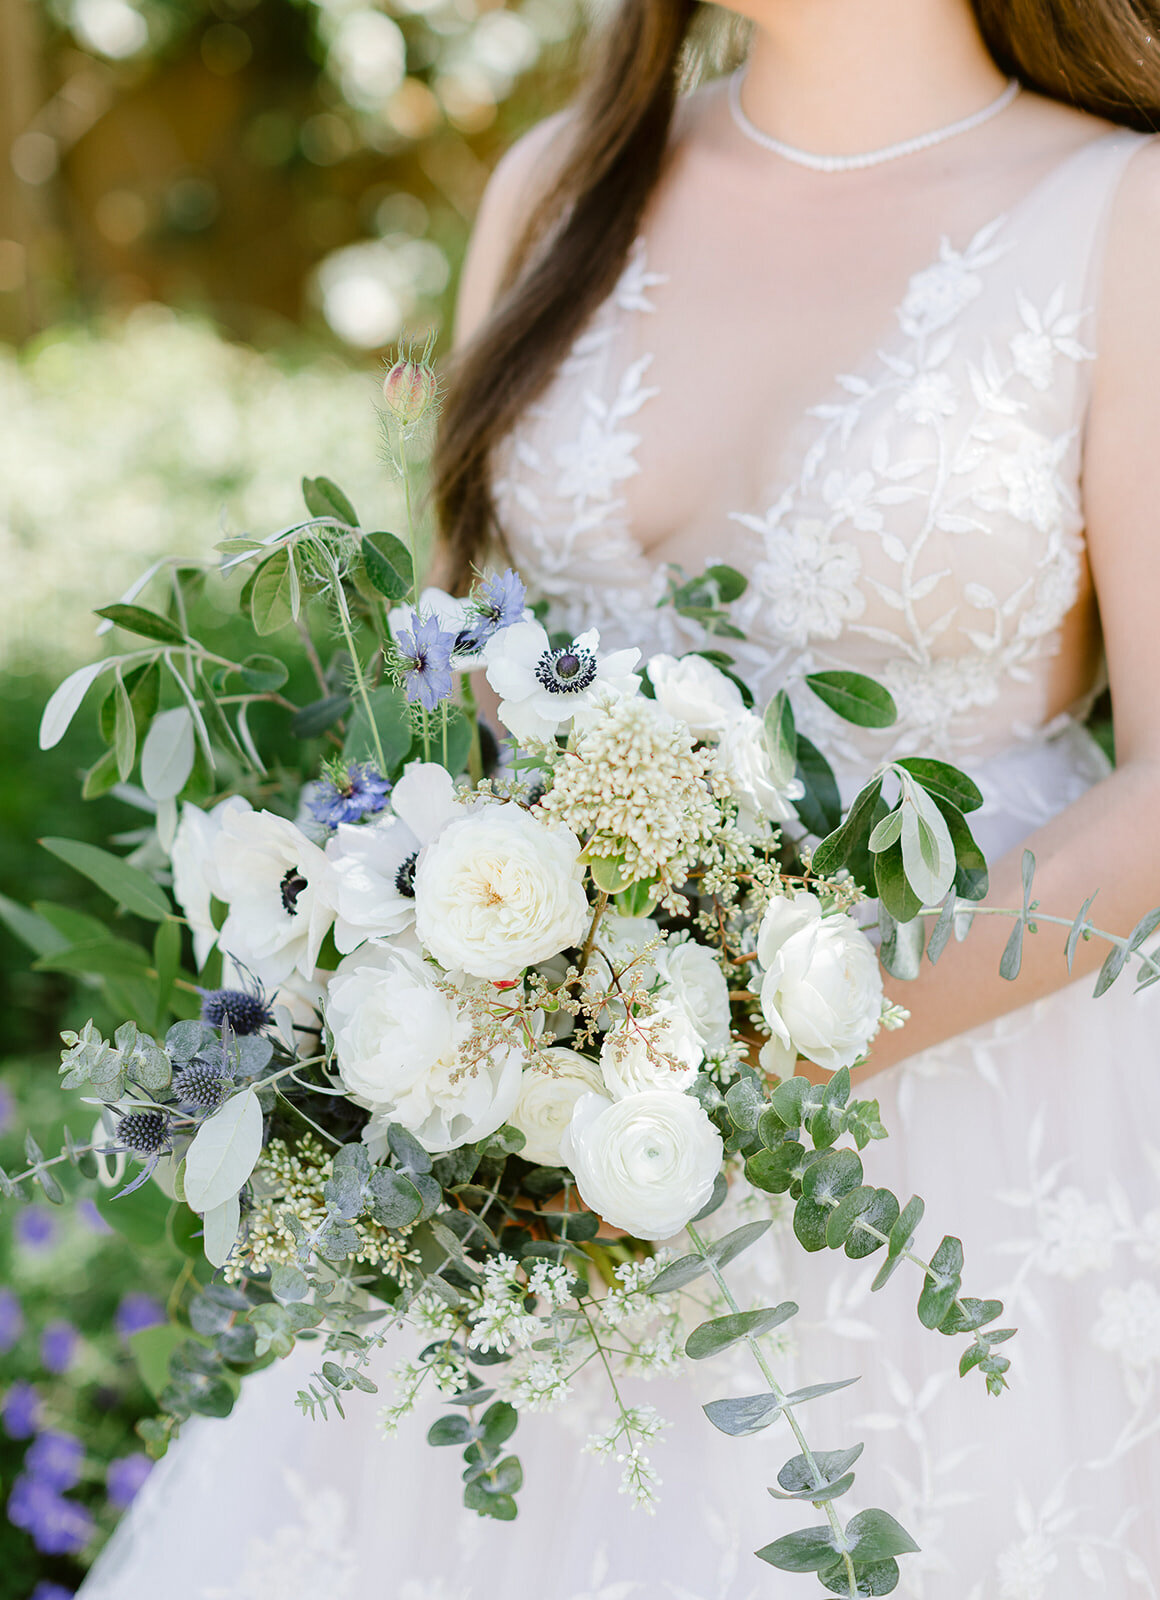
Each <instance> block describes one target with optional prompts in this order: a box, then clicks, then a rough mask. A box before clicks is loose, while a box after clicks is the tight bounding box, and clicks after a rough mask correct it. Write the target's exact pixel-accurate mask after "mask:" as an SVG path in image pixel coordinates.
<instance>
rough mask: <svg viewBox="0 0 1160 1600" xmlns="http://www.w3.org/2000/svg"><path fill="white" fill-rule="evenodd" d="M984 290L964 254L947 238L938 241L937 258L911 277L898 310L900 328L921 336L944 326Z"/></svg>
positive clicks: (913, 337)
mask: <svg viewBox="0 0 1160 1600" xmlns="http://www.w3.org/2000/svg"><path fill="white" fill-rule="evenodd" d="M982 292H983V280H982V278H980V277H979V275H978V273H976V272H972V271H971V270H970V268H969V267H968V266H967V262H966V257H965V256H963V255H961V254H960V253H959V251H957V250H952V249H951V245H950V241H949V240H948V239H943V240H942V242H941V244H940V245H939V259H938V260H937V261H936V262H935V263H934V265H933V266H929V267H924V268H923V270H922V271H921V272H916V273H915V274H914V276H913V277H912V278H911V280H910V283H909V284H908V286H907V290H906V299H905V300H904V301H903V302H902V305H901V306H900V307H899V310H898V320H899V322H900V324H901V325H902V331H903V332H904V333H907V334H909V335H910V337H911V338H912V339H922V338H925V336H926V335H927V334H928V333H934V332H935V330H936V329H938V328H945V327H946V325H947V323H948V322H953V321H954V320H955V318H956V317H957V316H958V315H959V313H960V312H961V311H963V310H965V309H966V307H967V306H969V305H970V303H971V301H972V300H977V299H978V297H979V295H981V294H982Z"/></svg>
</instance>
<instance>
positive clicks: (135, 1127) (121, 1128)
mask: <svg viewBox="0 0 1160 1600" xmlns="http://www.w3.org/2000/svg"><path fill="white" fill-rule="evenodd" d="M117 1139H118V1142H119V1143H120V1144H122V1145H124V1147H125V1149H126V1150H131V1151H132V1152H133V1154H134V1155H138V1156H154V1155H156V1154H157V1153H158V1151H159V1150H162V1149H164V1147H165V1146H166V1145H167V1144H168V1143H169V1118H168V1117H167V1116H166V1115H165V1113H164V1112H163V1111H127V1112H126V1113H125V1115H124V1116H123V1117H122V1118H121V1119H120V1121H119V1122H118V1123H117Z"/></svg>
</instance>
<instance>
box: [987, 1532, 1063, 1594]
mask: <svg viewBox="0 0 1160 1600" xmlns="http://www.w3.org/2000/svg"><path fill="white" fill-rule="evenodd" d="M1058 1565H1059V1558H1058V1556H1057V1555H1056V1554H1055V1551H1054V1549H1053V1548H1052V1544H1051V1541H1050V1540H1049V1539H1048V1538H1047V1536H1046V1535H1045V1534H1043V1533H1032V1534H1029V1535H1028V1536H1027V1538H1026V1539H1021V1540H1020V1541H1019V1543H1018V1544H1014V1545H1010V1546H1008V1548H1007V1549H1006V1550H1003V1551H1001V1552H1000V1554H999V1558H998V1560H997V1561H996V1563H995V1566H996V1569H997V1571H998V1574H999V1600H1047V1593H1048V1590H1047V1580H1048V1579H1049V1578H1050V1577H1051V1574H1052V1573H1053V1572H1054V1571H1055V1569H1056V1567H1057V1566H1058Z"/></svg>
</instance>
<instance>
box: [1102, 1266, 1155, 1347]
mask: <svg viewBox="0 0 1160 1600" xmlns="http://www.w3.org/2000/svg"><path fill="white" fill-rule="evenodd" d="M1091 1336H1092V1342H1093V1344H1096V1345H1098V1346H1099V1348H1100V1349H1101V1350H1106V1351H1107V1352H1108V1354H1109V1355H1114V1356H1118V1357H1119V1359H1120V1360H1121V1361H1122V1362H1123V1364H1124V1366H1125V1367H1131V1368H1136V1369H1144V1368H1147V1367H1151V1366H1152V1365H1153V1363H1154V1362H1157V1361H1160V1293H1157V1291H1156V1287H1155V1285H1154V1284H1152V1283H1149V1282H1148V1281H1147V1279H1146V1278H1137V1279H1136V1280H1135V1282H1133V1283H1131V1284H1129V1285H1128V1287H1127V1288H1126V1289H1105V1290H1104V1292H1103V1294H1102V1295H1101V1296H1100V1316H1099V1321H1098V1322H1097V1323H1096V1324H1095V1326H1094V1327H1093V1328H1092V1335H1091Z"/></svg>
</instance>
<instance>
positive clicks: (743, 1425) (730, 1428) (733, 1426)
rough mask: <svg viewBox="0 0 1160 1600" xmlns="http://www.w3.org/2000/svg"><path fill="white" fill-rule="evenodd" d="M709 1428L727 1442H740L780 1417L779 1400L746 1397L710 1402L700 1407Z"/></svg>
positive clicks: (771, 1396)
mask: <svg viewBox="0 0 1160 1600" xmlns="http://www.w3.org/2000/svg"><path fill="white" fill-rule="evenodd" d="M701 1409H702V1411H704V1413H705V1415H706V1416H707V1417H708V1419H709V1421H710V1422H711V1423H712V1424H713V1426H714V1427H715V1428H717V1429H719V1430H720V1431H721V1432H722V1433H727V1434H729V1435H730V1437H731V1438H734V1439H744V1438H748V1437H749V1435H750V1434H753V1433H760V1432H761V1430H762V1429H763V1428H768V1427H769V1425H770V1423H771V1422H773V1421H775V1420H776V1419H777V1417H778V1416H779V1415H780V1414H781V1400H780V1399H779V1397H778V1396H777V1395H775V1394H747V1395H740V1396H738V1397H736V1398H730V1399H726V1400H710V1401H709V1403H708V1404H707V1405H704V1406H702V1407H701Z"/></svg>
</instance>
